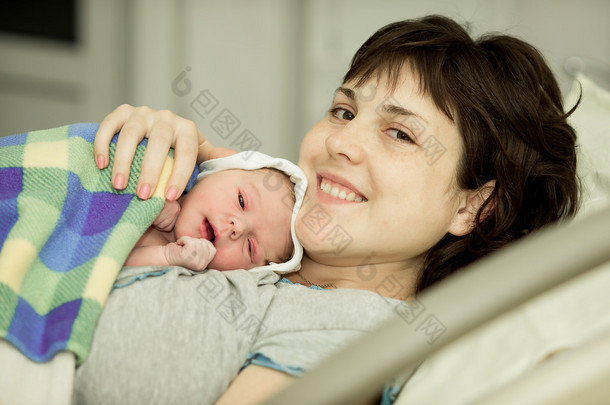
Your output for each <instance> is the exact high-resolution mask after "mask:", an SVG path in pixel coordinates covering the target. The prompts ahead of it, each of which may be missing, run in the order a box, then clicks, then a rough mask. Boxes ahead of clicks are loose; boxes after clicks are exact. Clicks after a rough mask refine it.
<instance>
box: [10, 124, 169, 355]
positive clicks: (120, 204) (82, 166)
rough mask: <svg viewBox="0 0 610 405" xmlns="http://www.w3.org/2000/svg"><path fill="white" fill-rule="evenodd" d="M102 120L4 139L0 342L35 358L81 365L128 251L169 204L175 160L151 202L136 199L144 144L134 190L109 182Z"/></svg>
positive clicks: (132, 180)
mask: <svg viewBox="0 0 610 405" xmlns="http://www.w3.org/2000/svg"><path fill="white" fill-rule="evenodd" d="M97 128H98V125H97V124H73V125H68V126H64V127H61V128H54V129H48V130H41V131H34V132H29V133H23V134H19V135H13V136H7V137H0V246H1V250H0V337H2V338H4V339H6V340H8V341H9V342H11V343H12V344H13V345H15V346H16V347H17V348H18V349H19V350H20V351H21V352H23V353H24V354H25V355H26V356H27V357H29V358H30V359H32V360H34V361H39V362H40V361H47V360H49V359H51V358H52V357H53V356H54V355H55V353H57V352H58V351H60V350H68V351H71V352H73V353H75V354H76V359H77V363H79V364H80V363H82V362H83V361H84V360H85V358H86V356H87V352H88V350H89V347H90V344H91V339H92V336H93V331H94V328H95V324H96V322H97V319H98V317H99V315H100V313H101V310H102V307H103V305H104V303H105V301H106V299H107V297H108V295H109V293H110V290H111V287H112V285H113V283H114V281H115V278H116V276H117V274H118V272H119V269H120V268H121V266H122V264H123V263H124V261H125V259H126V257H127V255H128V254H129V252H130V251H131V249H132V248H133V246H134V245H135V243H136V242H137V241H138V239H139V237H140V236H141V235H142V234H143V233H144V231H145V230H146V229H147V228H148V227H149V226H150V225H151V224H152V222H153V221H154V219H155V218H156V217H157V215H158V214H159V212H160V211H161V208H162V207H163V203H164V197H163V192H164V190H165V186H166V184H167V179H168V178H169V173H170V172H171V169H172V167H173V153H172V154H170V156H168V158H167V160H166V162H165V166H164V168H163V174H162V176H161V181H160V182H159V186H158V187H157V189H156V190H155V193H154V195H153V197H152V198H150V199H149V200H146V201H142V200H140V199H138V198H137V196H136V195H135V187H136V183H137V177H138V175H139V172H140V164H141V161H142V157H143V155H144V149H145V144H146V140H144V141H143V142H142V143H141V144H140V145H139V146H138V148H137V152H136V155H135V158H134V165H133V167H132V170H131V174H130V179H129V183H128V186H127V188H126V189H125V190H123V191H120V192H119V191H116V190H115V189H114V188H112V186H111V182H110V177H111V168H112V157H113V155H114V150H115V146H116V138H117V137H116V136H115V138H114V139H113V143H112V144H111V145H110V152H111V155H110V165H109V167H108V168H107V169H104V170H99V169H98V168H97V166H96V164H95V159H94V157H93V139H94V135H95V133H96V131H97Z"/></svg>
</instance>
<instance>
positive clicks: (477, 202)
mask: <svg viewBox="0 0 610 405" xmlns="http://www.w3.org/2000/svg"><path fill="white" fill-rule="evenodd" d="M495 187H496V181H495V180H490V181H488V182H487V183H485V184H483V185H482V186H481V187H479V188H478V189H476V190H468V191H467V192H466V196H465V199H464V202H463V203H462V204H461V206H460V208H459V209H458V212H457V213H456V214H455V217H454V218H453V222H452V223H451V226H450V227H449V233H451V234H453V235H455V236H464V235H467V234H469V233H470V232H472V230H473V229H474V227H475V226H476V218H477V212H479V209H481V207H482V206H483V204H484V203H485V201H487V200H488V199H489V198H491V194H492V193H493V191H494V188H495ZM495 207H496V202H495V199H493V200H491V201H490V202H489V203H488V204H487V206H486V207H485V209H484V210H483V212H481V217H480V220H481V221H482V220H484V219H485V218H487V217H488V216H489V214H491V213H492V212H493V210H494V209H495Z"/></svg>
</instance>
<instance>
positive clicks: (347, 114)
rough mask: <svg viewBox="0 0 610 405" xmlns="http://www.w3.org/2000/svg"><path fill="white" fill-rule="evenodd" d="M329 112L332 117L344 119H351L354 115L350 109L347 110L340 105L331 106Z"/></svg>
mask: <svg viewBox="0 0 610 405" xmlns="http://www.w3.org/2000/svg"><path fill="white" fill-rule="evenodd" d="M330 113H331V114H332V115H333V116H334V117H337V118H339V119H341V120H345V121H351V120H353V119H354V118H355V115H354V114H353V113H352V112H351V111H348V110H346V109H345V108H341V107H337V108H333V109H332V110H330Z"/></svg>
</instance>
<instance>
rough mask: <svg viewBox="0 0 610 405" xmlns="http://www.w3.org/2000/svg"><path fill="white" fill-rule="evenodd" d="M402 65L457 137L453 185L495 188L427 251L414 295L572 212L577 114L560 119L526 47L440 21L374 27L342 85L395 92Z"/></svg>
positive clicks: (548, 77) (551, 88)
mask: <svg viewBox="0 0 610 405" xmlns="http://www.w3.org/2000/svg"><path fill="white" fill-rule="evenodd" d="M407 67H408V68H410V69H411V70H412V71H413V72H414V73H415V74H417V75H418V76H419V80H420V89H421V90H422V91H423V92H424V93H425V94H427V95H429V96H430V97H431V98H432V100H433V101H434V103H435V104H436V106H437V108H438V109H439V110H440V111H442V112H443V113H444V114H445V115H446V116H447V117H449V119H451V120H452V121H453V122H454V123H455V124H456V125H457V127H458V130H459V132H460V134H461V135H462V139H463V144H464V148H463V153H462V156H461V159H460V163H459V165H458V173H457V182H458V185H459V186H460V187H461V188H463V189H477V188H479V187H481V186H482V185H483V184H485V183H486V182H488V181H489V180H493V179H495V180H496V185H495V188H494V190H493V192H492V193H491V195H490V197H489V198H488V199H487V200H486V202H485V203H484V204H483V206H482V207H481V208H480V209H479V212H478V213H477V217H476V223H477V225H476V226H475V228H474V230H473V231H472V232H471V233H470V234H468V235H466V236H462V237H458V236H454V235H451V234H447V235H446V236H445V237H444V238H443V239H441V240H440V241H439V242H438V243H437V244H436V246H434V247H433V248H432V249H431V251H430V252H429V253H428V256H427V259H426V263H425V265H424V269H423V271H422V273H421V274H420V277H419V283H418V288H417V291H418V292H421V291H422V290H424V289H425V288H427V287H429V286H431V285H432V284H434V283H436V282H437V281H439V280H441V279H443V278H444V277H446V276H448V275H449V274H451V273H453V272H455V271H456V270H458V269H460V268H462V267H464V266H465V265H467V264H469V263H471V262H473V261H474V260H476V259H478V258H480V257H482V256H484V255H486V254H488V253H490V252H493V251H495V250H496V249H498V248H500V247H502V246H504V245H506V244H507V243H509V242H511V241H513V240H515V239H518V238H520V237H521V236H523V235H526V234H528V233H530V232H532V231H534V230H536V229H539V228H540V227H542V226H544V225H546V224H548V223H550V222H553V221H556V220H558V219H561V218H566V217H570V216H572V215H573V214H574V213H575V212H576V210H577V207H578V199H579V190H580V187H579V181H578V178H577V176H576V146H575V143H576V134H575V131H574V129H573V128H572V127H571V126H570V125H569V124H568V123H567V121H566V118H567V117H568V116H569V115H570V114H571V113H572V111H573V110H574V109H575V108H576V106H574V108H572V109H571V110H570V111H569V112H568V113H564V110H563V105H562V98H561V92H560V90H559V86H558V85H557V82H556V80H555V77H554V76H553V74H552V72H551V70H550V69H549V67H548V66H547V64H546V62H545V60H544V58H543V57H542V55H541V54H540V53H539V52H538V51H537V50H536V49H535V48H534V47H532V46H531V45H529V44H527V43H526V42H524V41H522V40H520V39H517V38H514V37H511V36H507V35H499V34H498V35H491V34H487V35H484V36H482V37H480V38H479V39H476V40H473V39H472V38H471V37H470V35H469V34H468V32H467V31H466V30H465V29H464V28H463V27H462V26H460V25H459V24H458V23H456V22H455V21H453V20H451V19H449V18H446V17H442V16H428V17H424V18H422V19H418V20H407V21H401V22H396V23H393V24H390V25H387V26H385V27H383V28H381V29H380V30H379V31H377V32H376V33H375V34H374V35H373V36H372V37H371V38H369V39H368V40H367V41H366V42H365V43H364V44H363V45H362V46H361V47H360V49H359V50H358V51H357V52H356V54H355V56H354V58H353V60H352V63H351V66H350V68H349V71H348V72H347V74H346V75H345V77H344V79H343V81H344V83H345V82H352V83H355V85H356V86H357V87H360V86H362V85H364V84H365V83H366V82H367V81H368V80H369V79H371V78H372V77H374V76H376V75H382V74H385V75H386V76H387V78H388V80H389V83H390V84H391V85H392V86H394V88H395V87H396V86H397V85H398V81H399V78H400V75H401V73H402V72H404V69H405V68H407ZM486 208H487V211H485V210H486ZM489 208H492V209H491V210H490V209H489ZM489 211H490V213H489V215H487V216H482V215H481V213H482V212H489Z"/></svg>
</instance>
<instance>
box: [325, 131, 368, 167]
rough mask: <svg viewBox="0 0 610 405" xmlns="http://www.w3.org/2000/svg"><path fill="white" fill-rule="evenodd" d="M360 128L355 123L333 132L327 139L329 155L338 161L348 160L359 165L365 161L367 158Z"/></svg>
mask: <svg viewBox="0 0 610 405" xmlns="http://www.w3.org/2000/svg"><path fill="white" fill-rule="evenodd" d="M363 130H364V128H359V127H358V126H357V125H356V123H355V122H354V121H350V122H349V123H348V124H346V125H345V126H343V127H341V128H340V129H338V130H337V131H335V132H333V133H332V134H330V135H329V136H328V137H327V138H326V149H327V150H328V153H329V154H330V155H331V156H332V157H334V158H337V159H341V160H347V161H348V162H350V163H353V164H357V163H360V162H362V161H363V159H364V156H365V153H366V152H365V147H366V146H365V145H364V144H363V142H362V138H361V136H360V132H359V131H363Z"/></svg>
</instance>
